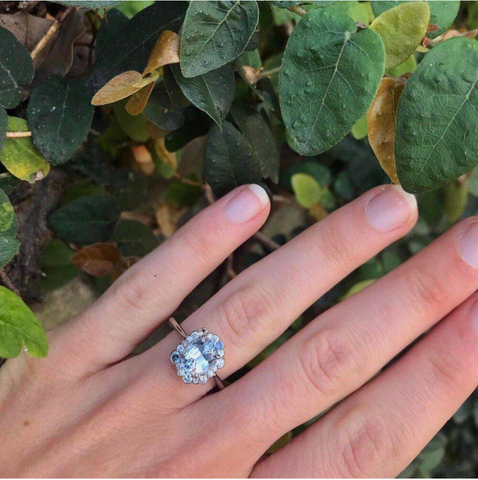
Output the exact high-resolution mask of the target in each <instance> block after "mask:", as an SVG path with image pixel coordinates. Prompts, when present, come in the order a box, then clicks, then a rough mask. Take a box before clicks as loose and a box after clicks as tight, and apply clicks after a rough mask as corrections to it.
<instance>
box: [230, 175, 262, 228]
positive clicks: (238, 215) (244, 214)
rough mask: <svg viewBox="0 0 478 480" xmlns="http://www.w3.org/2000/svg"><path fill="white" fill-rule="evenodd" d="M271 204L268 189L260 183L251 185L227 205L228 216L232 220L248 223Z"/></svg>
mask: <svg viewBox="0 0 478 480" xmlns="http://www.w3.org/2000/svg"><path fill="white" fill-rule="evenodd" d="M267 205H269V197H268V195H267V193H266V191H265V190H264V189H263V188H262V187H261V186H259V185H255V184H252V185H249V186H248V187H247V188H244V190H241V191H240V192H239V193H238V194H237V195H236V196H235V197H233V198H232V199H231V200H230V201H229V203H228V204H227V205H226V216H227V218H229V220H230V221H231V222H234V223H246V222H248V221H249V220H252V219H253V218H254V217H255V216H256V215H259V213H261V212H262V210H264V208H265V207H266V206H267Z"/></svg>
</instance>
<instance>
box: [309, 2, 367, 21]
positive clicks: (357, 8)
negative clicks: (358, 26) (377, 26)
mask: <svg viewBox="0 0 478 480" xmlns="http://www.w3.org/2000/svg"><path fill="white" fill-rule="evenodd" d="M323 3H328V2H320V3H319V5H322V4H323ZM331 3H332V4H333V6H331V7H330V8H328V11H329V12H338V13H345V15H347V16H349V17H350V18H351V19H352V20H353V21H354V22H359V23H363V24H364V25H370V22H371V21H372V20H373V12H372V10H371V8H370V2H357V1H344V0H341V1H339V2H331ZM314 6H315V3H314Z"/></svg>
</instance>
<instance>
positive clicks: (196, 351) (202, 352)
mask: <svg viewBox="0 0 478 480" xmlns="http://www.w3.org/2000/svg"><path fill="white" fill-rule="evenodd" d="M211 347H212V348H211ZM214 352H215V350H214V347H213V346H212V345H211V343H210V342H207V341H206V342H204V343H201V341H200V340H195V341H194V342H192V343H191V344H190V345H189V346H188V347H186V349H185V350H184V358H185V359H186V360H191V361H192V368H193V369H194V373H196V374H198V375H201V374H203V373H206V372H207V371H208V370H209V365H210V363H211V362H212V361H213V360H214Z"/></svg>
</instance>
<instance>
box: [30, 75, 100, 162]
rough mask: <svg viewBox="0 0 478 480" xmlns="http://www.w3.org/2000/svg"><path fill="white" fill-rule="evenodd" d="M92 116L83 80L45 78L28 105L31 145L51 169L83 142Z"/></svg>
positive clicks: (92, 109) (70, 155) (93, 109)
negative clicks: (32, 144) (31, 135)
mask: <svg viewBox="0 0 478 480" xmlns="http://www.w3.org/2000/svg"><path fill="white" fill-rule="evenodd" d="M94 112H95V108H94V107H93V105H91V98H90V97H89V95H88V91H87V88H86V85H85V82H84V80H83V79H74V80H68V79H65V78H63V77H60V76H56V75H55V76H52V77H48V78H47V79H45V80H44V81H43V82H41V83H39V84H38V85H37V86H36V87H35V88H34V89H33V92H32V95H31V98H30V102H29V104H28V123H29V124H30V128H31V130H32V134H33V142H34V143H35V145H36V146H37V148H38V150H40V152H41V153H42V154H43V156H44V157H45V158H46V160H48V161H49V162H50V163H51V164H52V165H59V164H62V163H65V162H66V161H67V160H69V159H70V158H71V157H72V156H73V155H74V153H75V152H76V151H77V150H78V148H79V147H80V146H81V144H82V143H83V142H84V141H85V140H86V137H87V135H88V132H89V130H90V127H91V122H92V121H93V114H94Z"/></svg>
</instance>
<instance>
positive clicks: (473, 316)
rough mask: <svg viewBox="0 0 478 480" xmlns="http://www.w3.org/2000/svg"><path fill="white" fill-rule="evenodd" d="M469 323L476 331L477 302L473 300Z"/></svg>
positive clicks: (477, 320)
mask: <svg viewBox="0 0 478 480" xmlns="http://www.w3.org/2000/svg"><path fill="white" fill-rule="evenodd" d="M471 324H472V325H473V328H474V329H475V330H476V331H477V332H478V302H475V303H474V304H473V305H472V306H471Z"/></svg>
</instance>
